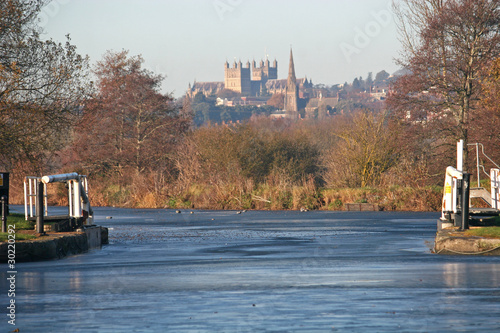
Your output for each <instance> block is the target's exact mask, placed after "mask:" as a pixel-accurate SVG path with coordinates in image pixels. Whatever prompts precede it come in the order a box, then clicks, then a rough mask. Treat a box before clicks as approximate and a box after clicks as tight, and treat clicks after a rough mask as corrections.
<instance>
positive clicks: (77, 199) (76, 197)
mask: <svg viewBox="0 0 500 333" xmlns="http://www.w3.org/2000/svg"><path fill="white" fill-rule="evenodd" d="M72 182H73V209H74V215H73V217H82V199H81V196H80V182H79V181H78V180H73V181H72Z"/></svg>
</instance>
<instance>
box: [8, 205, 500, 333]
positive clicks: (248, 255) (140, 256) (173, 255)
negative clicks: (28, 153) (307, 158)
mask: <svg viewBox="0 0 500 333" xmlns="http://www.w3.org/2000/svg"><path fill="white" fill-rule="evenodd" d="M21 208H22V207H17V208H16V207H15V209H18V210H20V209H21ZM95 214H96V216H97V217H96V224H99V225H103V226H106V227H108V228H109V237H110V244H109V245H107V246H104V247H103V248H102V249H101V250H95V251H92V252H89V253H87V254H82V255H78V256H72V257H67V258H65V259H62V260H55V261H45V262H33V263H20V264H18V265H17V267H16V268H17V271H18V274H17V280H16V296H15V301H16V326H15V327H12V326H11V325H8V323H7V319H8V318H7V319H6V318H5V316H4V319H3V320H2V322H1V323H0V327H4V328H5V329H3V332H7V331H11V330H13V329H15V328H18V329H19V332H23V333H26V332H456V331H460V332H481V331H482V332H498V331H500V257H479V256H443V255H436V254H432V253H431V248H432V245H433V240H434V235H435V232H436V220H437V218H438V217H439V214H436V213H396V212H325V211H313V212H263V211H248V212H241V213H239V212H235V211H193V212H192V213H191V211H189V210H186V211H182V212H181V213H176V212H175V211H174V210H139V209H118V208H96V209H95ZM1 273H2V276H1V283H0V289H1V290H2V296H1V299H2V300H5V301H3V302H2V303H3V304H4V309H5V306H6V304H7V302H8V300H7V299H6V290H7V289H8V286H7V281H6V278H7V276H6V271H5V270H2V272H1Z"/></svg>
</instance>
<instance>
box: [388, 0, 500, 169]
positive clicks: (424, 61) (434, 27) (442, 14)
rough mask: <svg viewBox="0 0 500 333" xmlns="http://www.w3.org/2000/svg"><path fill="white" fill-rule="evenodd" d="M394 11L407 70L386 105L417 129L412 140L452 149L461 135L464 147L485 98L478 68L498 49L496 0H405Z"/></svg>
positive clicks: (499, 16) (499, 10)
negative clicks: (474, 118)
mask: <svg viewBox="0 0 500 333" xmlns="http://www.w3.org/2000/svg"><path fill="white" fill-rule="evenodd" d="M396 9H397V10H396V13H397V16H398V18H399V22H400V31H401V40H402V44H403V47H404V50H403V51H404V53H403V57H402V59H400V63H401V65H403V66H404V67H405V68H406V69H407V70H408V71H409V74H407V75H404V76H403V77H401V78H400V79H399V80H398V81H397V82H396V84H395V85H394V86H393V94H392V96H391V97H390V98H389V100H388V102H389V105H390V106H391V107H392V109H393V110H395V111H397V112H398V117H399V119H400V120H403V121H407V122H408V123H410V124H413V125H415V126H418V127H421V129H422V131H421V132H420V133H419V135H418V137H415V138H414V139H413V140H412V141H413V143H424V144H427V145H430V147H431V149H438V148H439V147H440V146H442V145H447V146H448V147H450V148H451V149H454V143H455V142H456V141H457V140H459V139H463V140H464V144H465V147H467V144H468V143H469V138H470V128H471V119H472V117H473V113H474V112H475V111H476V110H477V108H478V101H479V100H480V99H481V98H482V97H483V91H482V89H481V84H480V82H479V79H480V77H479V76H480V74H481V69H482V68H484V66H486V65H487V64H488V63H490V62H491V61H492V60H493V59H494V58H495V57H496V56H497V55H498V53H499V50H500V0H423V1H417V0H404V1H401V2H400V4H399V5H397V6H396ZM465 152H466V155H465V156H466V158H465V162H466V163H467V161H468V159H467V150H465ZM450 156H452V155H451V154H450ZM450 162H451V161H450ZM465 165H466V167H465V168H466V169H467V164H465Z"/></svg>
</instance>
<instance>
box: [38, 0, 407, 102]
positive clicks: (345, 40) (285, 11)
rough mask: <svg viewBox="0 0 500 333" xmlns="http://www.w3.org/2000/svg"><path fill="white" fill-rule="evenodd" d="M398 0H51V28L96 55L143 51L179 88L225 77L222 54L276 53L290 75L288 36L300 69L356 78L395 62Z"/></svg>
mask: <svg viewBox="0 0 500 333" xmlns="http://www.w3.org/2000/svg"><path fill="white" fill-rule="evenodd" d="M390 3H391V0H329V1H326V0H307V1H305V0H182V1H181V0H177V1H174V0H141V1H140V0H53V1H52V2H51V3H50V4H49V5H48V6H47V7H45V8H44V9H43V10H42V14H41V16H40V20H41V21H40V24H41V25H42V26H43V28H44V29H45V31H46V34H45V35H44V36H45V37H52V38H54V39H55V40H59V41H63V40H64V36H65V35H66V34H68V33H69V34H70V35H71V38H72V43H73V44H75V45H76V46H77V48H78V51H79V52H80V53H81V54H88V55H89V56H90V58H91V61H92V63H93V64H94V63H95V62H96V61H98V60H100V59H101V57H102V55H103V54H104V53H105V52H106V50H116V51H120V50H122V49H126V50H130V53H131V54H132V55H137V54H141V55H142V56H143V57H144V59H145V61H146V63H145V66H146V68H148V69H151V70H153V71H155V72H157V73H160V74H163V75H165V76H166V79H165V81H164V84H163V89H164V92H172V93H173V94H174V96H176V97H179V96H181V95H182V94H184V93H185V91H186V89H187V86H188V83H190V82H191V83H192V82H193V81H194V80H195V79H196V80H197V81H223V80H224V68H223V66H224V62H225V61H226V60H228V61H229V62H232V61H233V60H234V59H237V60H239V59H241V61H242V62H244V63H246V61H247V60H250V61H252V60H253V59H255V60H256V61H257V62H258V61H260V60H261V59H263V58H264V57H265V55H266V53H267V54H268V55H269V58H270V60H271V61H272V60H274V59H276V60H278V77H279V78H286V75H287V72H288V59H289V52H290V45H292V47H293V53H294V61H295V71H296V74H297V77H304V76H307V77H308V78H312V80H313V82H314V83H315V84H318V83H324V84H328V85H331V84H336V83H343V82H345V81H349V82H351V81H352V80H353V79H354V78H355V77H359V76H363V78H366V75H367V73H368V72H370V71H371V72H373V75H375V74H376V73H377V72H379V71H381V70H383V69H384V70H386V71H388V72H389V73H392V72H394V71H396V70H397V69H398V68H397V66H396V65H395V64H394V58H395V57H397V56H398V50H399V48H400V46H399V42H398V40H397V33H396V27H395V23H394V21H393V16H392V13H391V12H390Z"/></svg>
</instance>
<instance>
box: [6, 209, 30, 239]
mask: <svg viewBox="0 0 500 333" xmlns="http://www.w3.org/2000/svg"><path fill="white" fill-rule="evenodd" d="M7 225H8V226H9V225H14V226H15V230H16V240H26V239H33V238H36V236H34V235H28V234H22V233H19V232H18V231H19V230H33V228H34V226H35V224H34V222H31V221H26V220H25V219H24V215H22V214H10V215H9V216H8V217H7ZM7 230H9V228H8V227H7ZM8 235H9V234H8V233H7V232H0V242H5V241H7V239H8Z"/></svg>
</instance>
